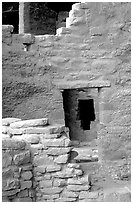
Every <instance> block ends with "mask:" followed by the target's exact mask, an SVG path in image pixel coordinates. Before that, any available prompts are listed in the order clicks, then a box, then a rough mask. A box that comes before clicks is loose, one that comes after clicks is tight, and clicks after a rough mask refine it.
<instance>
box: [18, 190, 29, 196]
mask: <svg viewBox="0 0 133 204" xmlns="http://www.w3.org/2000/svg"><path fill="white" fill-rule="evenodd" d="M28 195H29V193H28V190H27V189H25V190H22V191H20V192H19V193H18V194H17V197H19V198H23V197H28Z"/></svg>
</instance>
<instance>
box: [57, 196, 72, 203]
mask: <svg viewBox="0 0 133 204" xmlns="http://www.w3.org/2000/svg"><path fill="white" fill-rule="evenodd" d="M74 201H76V198H62V197H61V198H59V199H56V202H74Z"/></svg>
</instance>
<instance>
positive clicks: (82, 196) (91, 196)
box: [79, 191, 99, 199]
mask: <svg viewBox="0 0 133 204" xmlns="http://www.w3.org/2000/svg"><path fill="white" fill-rule="evenodd" d="M98 196H99V193H98V192H97V191H94V192H85V191H81V192H80V194H79V199H96V198H98Z"/></svg>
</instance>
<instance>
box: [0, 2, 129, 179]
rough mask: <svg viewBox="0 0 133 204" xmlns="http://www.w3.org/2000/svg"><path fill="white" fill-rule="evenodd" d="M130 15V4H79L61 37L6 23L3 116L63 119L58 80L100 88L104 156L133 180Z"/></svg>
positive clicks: (115, 172) (114, 172) (118, 174)
mask: <svg viewBox="0 0 133 204" xmlns="http://www.w3.org/2000/svg"><path fill="white" fill-rule="evenodd" d="M130 13H131V5H130V3H129V2H109V3H107V2H105V3H103V2H102V3H99V2H98V3H96V2H93V3H80V4H74V5H73V6H72V10H71V11H70V12H69V17H68V18H67V19H66V27H62V28H60V29H58V30H57V32H56V35H41V36H32V35H26V34H25V35H14V34H12V29H13V28H12V27H11V26H3V39H2V40H3V44H2V45H3V48H2V49H3V53H2V54H3V117H11V116H12V117H18V118H22V119H30V118H33V119H35V118H40V117H42V118H44V117H48V118H49V120H50V123H52V122H54V121H56V122H57V123H61V122H62V123H63V120H64V110H63V98H62V93H61V92H60V90H59V89H58V84H59V83H60V84H62V85H63V86H64V89H72V88H77V87H78V88H89V87H91V88H92V87H93V88H94V87H95V88H97V89H98V103H99V113H98V117H99V118H98V119H99V123H98V125H97V135H98V144H99V155H100V160H101V163H102V164H103V166H104V169H107V171H108V172H109V174H111V176H112V177H113V179H119V180H126V179H127V180H128V179H129V178H130V156H131V146H130V140H131V136H130V99H131V96H130V85H131V80H130V72H131V67H130V64H131V63H130V57H131V56H130V52H131V47H130V37H131V33H130V22H131V17H130ZM105 81H109V82H110V86H108V87H105V86H102V83H103V82H105ZM75 84H76V85H75ZM92 84H93V85H92ZM106 167H107V168H106Z"/></svg>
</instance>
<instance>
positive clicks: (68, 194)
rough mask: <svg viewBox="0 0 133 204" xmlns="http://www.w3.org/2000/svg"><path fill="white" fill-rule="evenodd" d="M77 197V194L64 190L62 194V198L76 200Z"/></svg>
mask: <svg viewBox="0 0 133 204" xmlns="http://www.w3.org/2000/svg"><path fill="white" fill-rule="evenodd" d="M78 195H79V193H78V192H72V191H68V190H64V191H63V193H62V197H64V198H77V197H78Z"/></svg>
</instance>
